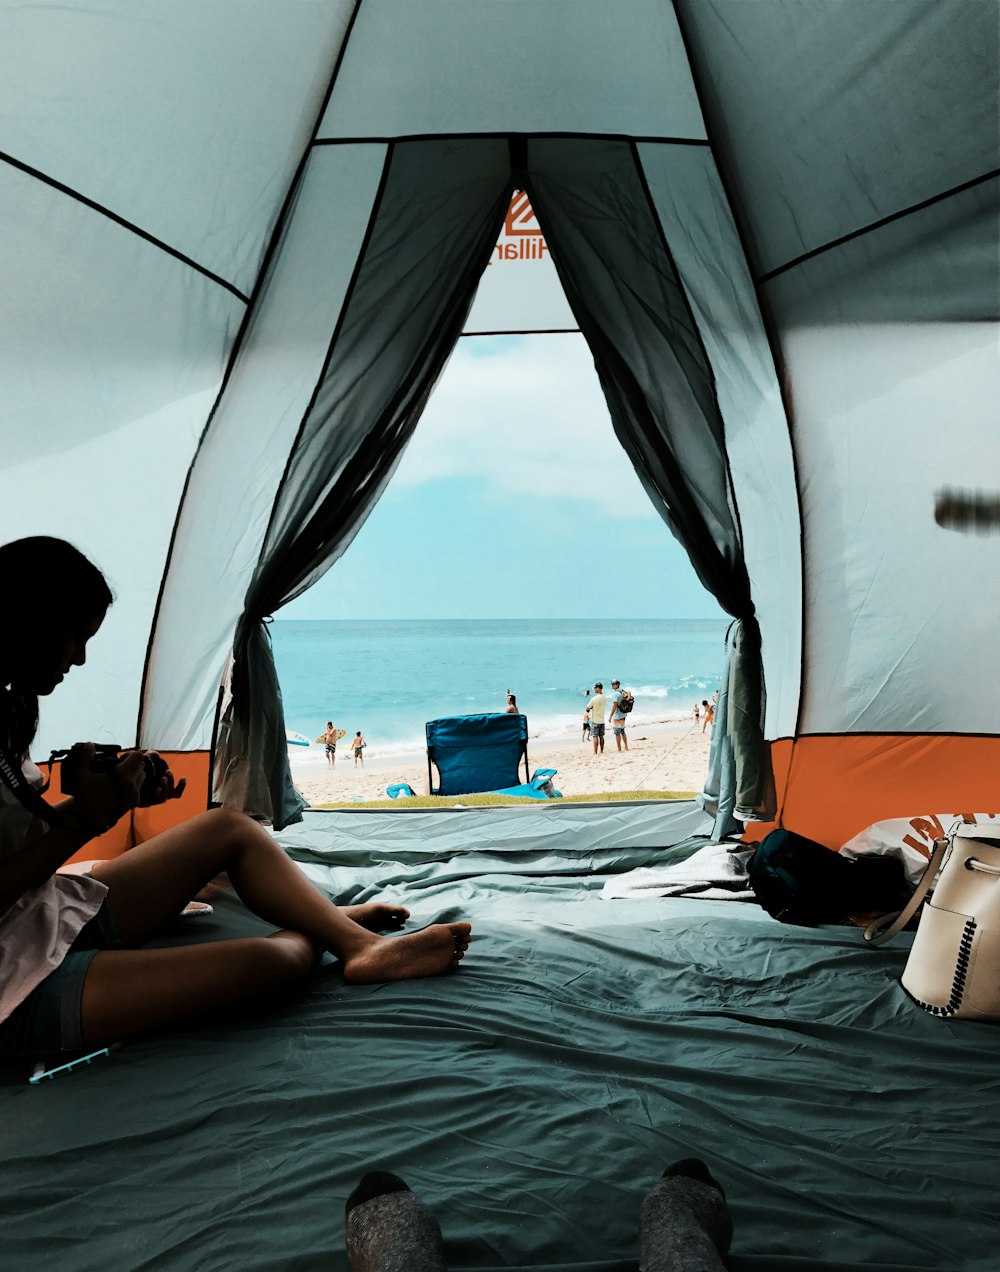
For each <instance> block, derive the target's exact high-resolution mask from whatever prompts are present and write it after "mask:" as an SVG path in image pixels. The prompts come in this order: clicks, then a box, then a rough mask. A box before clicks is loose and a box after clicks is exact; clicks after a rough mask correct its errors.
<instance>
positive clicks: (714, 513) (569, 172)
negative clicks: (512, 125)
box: [528, 139, 773, 838]
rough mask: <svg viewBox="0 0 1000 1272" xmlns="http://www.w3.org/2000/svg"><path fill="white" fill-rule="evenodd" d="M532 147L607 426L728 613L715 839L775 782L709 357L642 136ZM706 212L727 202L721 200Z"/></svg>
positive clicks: (712, 791)
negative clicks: (650, 176)
mask: <svg viewBox="0 0 1000 1272" xmlns="http://www.w3.org/2000/svg"><path fill="white" fill-rule="evenodd" d="M646 149H647V150H648V151H652V152H654V159H653V162H654V163H655V162H656V160H657V157H658V156H656V154H655V152H664V151H665V152H667V153H668V154H669V153H670V152H671V151H677V150H678V149H682V150H683V149H684V147H678V146H677V145H676V144H673V143H664V144H663V146H661V147H656V146H648V145H647V147H646ZM528 154H529V163H528V174H529V176H528V186H529V190H530V193H531V196H532V206H533V207H534V208H535V211H536V214H537V216H538V219H539V223H540V224H541V225H542V226H543V228H544V229H545V233H546V239H547V241H548V243H549V245H550V250H551V252H552V258H553V261H554V262H555V265H556V268H557V269H558V271H559V276H560V279H561V281H562V284H563V287H564V289H565V291H566V295H567V298H568V299H569V302H570V305H571V306H572V308H573V312H574V314H575V316H576V319H577V322H578V323H579V325H580V330H581V331H582V333H583V334H584V336H586V338H587V341H588V343H589V345H590V348H591V350H592V351H593V353H594V361H595V363H596V366H597V371H598V375H599V377H600V380H601V385H602V388H603V390H604V395H605V398H606V399H607V402H608V408H609V411H610V413H611V420H612V423H613V425H614V429H615V433H616V434H617V436H618V439H619V441H620V442H621V444H622V446H623V447H624V449H625V451H626V453H627V454H628V456H629V458H630V459H631V460H632V463H633V466H634V467H635V470H636V473H637V475H638V477H639V479H640V481H641V482H642V484H643V486H644V488H645V490H646V492H647V494H648V495H649V497H650V500H651V501H652V503H653V506H654V507H655V508H656V509H657V511H658V512H659V514H660V516H661V517H662V518H663V520H664V521H665V522H666V524H667V525H668V527H669V528H670V530H671V531H672V533H673V534H674V535H675V537H676V538H677V539H678V540H679V541H680V542H681V543H682V544H683V545H684V547H685V548H686V549H687V553H688V556H689V557H690V559H691V563H692V565H693V566H694V569H695V572H696V573H697V575H698V577H699V579H700V580H701V582H702V583H703V584H704V586H705V587H706V588H707V590H708V591H709V592H711V593H712V595H713V596H714V597H715V599H716V600H717V601H718V602H719V604H720V605H721V606H722V608H723V609H724V610H726V612H727V613H729V614H731V615H732V616H733V618H734V619H735V620H736V621H735V623H734V625H733V630H732V634H731V639H729V640H727V661H726V672H725V684H724V690H725V691H726V692H725V698H726V702H727V703H728V709H727V708H726V706H725V704H724V703H723V700H722V695H721V694H720V711H719V715H718V717H717V722H716V730H715V733H714V735H713V748H712V757H711V765H710V776H709V780H708V782H707V783H706V789H705V792H704V794H703V801H704V802H705V806H706V808H707V809H708V810H709V811H710V812H711V813H713V814H714V815H715V826H714V835H715V837H716V838H721V837H722V836H723V835H726V834H730V833H732V832H735V831H737V830H742V821H737V820H736V819H735V817H734V813H735V814H738V815H741V816H742V818H743V819H746V818H748V817H750V816H752V815H762V814H764V813H766V812H767V811H769V804H770V802H771V800H770V795H771V791H772V788H773V783H772V781H771V778H770V765H769V762H768V750H767V746H766V743H765V742H764V731H763V730H764V682H763V668H762V666H761V660H760V628H759V626H758V623H757V617H756V614H755V611H754V605H753V601H752V600H751V596H750V579H749V575H748V573H747V567H746V561H745V559H744V551H743V542H742V533H741V529H740V523H739V518H738V514H737V511H736V507H735V501H734V498H733V491H732V483H731V477H730V472H729V461H728V457H727V451H726V437H725V423H724V420H723V417H722V412H721V409H720V405H719V399H718V392H717V388H716V383H715V375H714V372H713V367H712V363H711V359H710V357H709V354H708V352H707V350H706V347H705V343H704V340H703V337H702V333H701V329H700V327H699V323H698V321H697V319H696V317H695V313H694V311H693V308H692V303H691V299H690V297H689V295H688V292H687V289H686V284H685V281H684V280H683V279H682V277H681V274H680V272H679V270H678V267H677V264H676V262H675V260H674V258H673V255H672V253H671V250H670V245H669V242H668V238H667V234H666V231H665V227H664V223H663V221H662V219H661V217H660V216H659V214H658V210H657V207H656V204H655V202H654V199H653V196H652V193H651V191H650V188H649V185H648V183H647V180H646V176H645V169H644V161H643V158H641V157H640V154H639V149H638V147H637V145H636V144H635V143H631V142H627V141H619V140H606V139H600V140H590V139H588V140H576V139H570V140H566V139H558V140H555V139H553V140H549V139H541V140H535V141H532V142H531V143H530V145H529V148H528ZM719 201H720V202H721V196H720V200H719ZM710 210H711V212H712V215H714V216H718V217H722V216H723V215H725V213H726V210H725V209H724V208H723V207H721V206H719V205H718V203H717V204H716V205H715V206H711V205H710ZM692 211H693V210H692ZM700 215H701V216H704V215H705V210H704V206H702V208H701V212H700ZM723 757H725V762H724V763H723Z"/></svg>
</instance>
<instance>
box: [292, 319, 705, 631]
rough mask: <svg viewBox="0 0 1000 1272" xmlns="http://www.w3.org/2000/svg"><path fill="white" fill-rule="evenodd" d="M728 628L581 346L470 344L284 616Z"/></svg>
mask: <svg viewBox="0 0 1000 1272" xmlns="http://www.w3.org/2000/svg"><path fill="white" fill-rule="evenodd" d="M616 616H620V617H622V618H719V617H722V614H721V611H720V610H719V607H718V605H717V604H716V603H715V601H714V599H713V598H712V597H711V596H709V595H708V593H706V592H705V591H704V589H703V588H702V586H701V584H700V583H699V582H698V580H697V578H696V577H695V574H694V571H693V570H692V568H691V565H690V563H689V561H688V559H687V555H686V553H685V552H684V550H683V549H682V548H681V546H680V544H678V543H677V542H676V540H675V539H674V537H673V536H672V535H671V533H670V531H669V530H668V529H667V527H666V526H665V525H664V523H663V522H662V521H661V520H660V518H659V517H658V516H657V514H656V513H655V512H654V511H653V509H652V507H651V505H650V503H649V499H648V498H647V496H646V494H645V492H644V491H643V489H642V487H641V486H640V484H639V481H638V478H637V477H636V476H635V473H634V472H633V470H632V466H631V464H630V463H629V461H628V459H627V458H626V456H625V453H624V451H623V450H622V448H621V445H620V444H619V442H618V440H617V438H616V437H615V435H614V432H613V430H612V427H611V421H610V419H609V417H608V412H607V407H606V405H605V402H604V397H603V395H602V393H601V390H600V386H599V384H598V381H597V375H596V373H595V371H594V367H593V360H592V358H591V356H590V352H589V350H588V349H587V346H586V343H585V341H584V340H583V337H582V336H579V335H558V336H554V335H537V336H505V337H496V338H491V337H482V336H480V337H465V338H463V339H462V340H461V341H460V342H459V345H458V348H457V349H456V351H455V353H454V355H453V357H452V359H451V361H450V363H449V364H448V367H447V368H446V370H445V373H444V375H443V376H442V378H441V380H440V382H439V383H438V386H437V388H436V390H435V392H434V395H433V396H432V398H431V400H430V402H429V404H428V407H427V409H426V411H425V412H424V416H423V418H422V419H421V421H420V423H419V425H418V426H417V430H416V433H415V435H414V438H413V440H412V442H411V443H410V445H409V447H408V448H407V451H406V454H405V455H404V456H403V459H402V462H401V463H400V465H399V468H398V469H397V471H396V473H395V475H394V476H393V479H392V481H391V482H390V484H389V486H388V488H387V489H386V492H385V494H384V495H383V496H382V499H381V500H380V501H379V503H378V504H377V505H376V507H375V509H374V510H373V512H372V514H371V516H370V517H369V518H368V521H367V522H366V523H365V525H364V526H363V527H362V529H361V531H360V532H359V533H358V535H357V537H356V538H355V540H354V542H353V543H352V544H351V546H350V547H349V548H348V550H347V552H346V553H345V554H344V556H343V557H342V558H341V560H340V561H338V562H337V563H336V564H335V565H334V566H333V567H332V568H331V569H330V570H329V572H328V573H327V574H326V576H325V577H324V578H323V579H321V580H320V582H319V583H318V584H317V585H316V586H315V587H314V588H313V589H312V590H311V591H310V592H309V593H307V594H306V595H305V596H303V597H301V598H300V599H299V600H298V601H295V602H293V603H292V604H291V605H289V606H287V607H286V608H285V609H283V610H282V611H281V615H280V617H281V618H289V619H290V618H351V619H358V618H372V619H376V618H378V619H384V618H504V617H508V618H580V619H584V620H590V621H593V622H598V623H602V624H605V623H613V622H614V619H615V617H616Z"/></svg>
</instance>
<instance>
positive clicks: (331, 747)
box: [323, 720, 337, 768]
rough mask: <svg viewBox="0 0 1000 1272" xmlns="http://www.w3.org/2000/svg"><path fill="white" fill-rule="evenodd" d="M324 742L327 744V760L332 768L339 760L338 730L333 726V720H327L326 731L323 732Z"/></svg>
mask: <svg viewBox="0 0 1000 1272" xmlns="http://www.w3.org/2000/svg"><path fill="white" fill-rule="evenodd" d="M323 742H324V743H325V745H326V762H327V764H329V766H330V767H331V768H333V766H334V764H336V762H337V730H336V729H335V728H334V727H333V721H332V720H327V722H326V732H325V733H324V734H323Z"/></svg>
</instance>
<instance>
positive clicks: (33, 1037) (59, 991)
mask: <svg viewBox="0 0 1000 1272" xmlns="http://www.w3.org/2000/svg"><path fill="white" fill-rule="evenodd" d="M121 948H122V940H121V937H120V936H119V934H118V927H117V924H116V923H115V919H114V915H113V914H112V913H111V907H110V906H109V905H108V902H107V898H106V897H105V899H104V903H103V905H102V906H101V908H100V909H99V910H98V911H97V913H96V914H95V915H94V917H93V918H92V919H91V920H90V921H89V923H85V924H84V925H83V927H82V928H81V929H80V931H79V933H78V934H77V938H76V940H75V941H74V942H73V944H72V945H71V946H70V947H69V949H68V950H67V951H66V957H65V958H64V959H63V961H62V962H61V963H60V964H59V966H58V967H57V968H56V970H55V971H54V972H50V973H49V975H48V976H46V978H45V979H44V980H43V981H42V983H41V984H40V985H36V986H35V988H34V989H33V990H32V991H31V993H30V994H29V995H28V997H27V998H26V999H25V1000H24V1002H23V1003H21V1004H20V1005H19V1006H17V1007H15V1008H14V1010H13V1012H11V1014H10V1015H9V1016H8V1017H7V1019H6V1020H4V1021H2V1022H0V1064H24V1063H29V1064H30V1063H31V1062H32V1061H35V1060H45V1059H49V1058H57V1057H60V1056H63V1057H64V1058H65V1055H64V1053H66V1052H76V1051H82V1050H83V1036H82V1034H83V1029H82V1019H81V1004H82V1001H83V982H84V979H85V978H86V975H87V968H88V967H89V966H90V960H91V959H92V958H93V957H94V955H95V954H97V953H99V952H100V951H101V950H120V949H121Z"/></svg>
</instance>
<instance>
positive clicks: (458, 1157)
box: [0, 836, 1000, 1272]
mask: <svg viewBox="0 0 1000 1272" xmlns="http://www.w3.org/2000/svg"><path fill="white" fill-rule="evenodd" d="M299 838H300V841H301V838H302V837H301V836H300V837H299ZM292 851H293V853H294V855H296V856H300V855H301V856H307V857H309V858H310V860H308V861H307V862H306V863H305V868H306V870H307V872H308V873H309V874H310V876H311V877H312V878H313V879H314V881H315V882H316V883H317V884H318V885H319V886H321V887H324V888H326V889H327V890H328V891H329V892H330V893H331V894H332V895H336V896H338V897H340V898H341V899H342V900H345V901H346V900H355V899H359V898H361V897H363V896H367V895H380V894H381V895H384V896H387V897H389V898H391V899H399V900H402V901H403V902H404V903H405V904H407V905H409V906H410V907H411V909H412V921H411V926H413V927H416V926H422V925H424V924H427V923H430V922H434V921H437V920H442V919H444V920H452V919H456V918H459V917H463V918H468V919H470V920H471V921H472V922H473V923H474V925H475V938H474V941H473V944H472V947H471V949H470V953H469V956H468V957H467V959H466V961H465V962H464V963H463V964H462V967H461V969H460V970H459V971H458V972H457V973H455V974H453V975H449V976H445V977H441V978H438V979H435V980H422V981H406V982H401V983H396V984H390V985H371V986H364V987H360V988H359V987H347V986H345V985H344V983H343V980H342V978H341V976H340V974H339V971H338V970H337V967H336V965H334V964H332V963H330V962H327V964H326V965H325V966H323V967H322V968H321V969H320V970H319V971H318V972H317V975H316V977H315V982H314V984H313V985H312V987H311V989H310V991H309V993H308V994H307V995H305V996H304V997H303V998H302V999H301V1000H300V1001H296V1002H295V1003H293V1004H291V1005H289V1006H287V1007H285V1008H283V1009H282V1010H280V1011H278V1012H274V1013H271V1014H268V1015H265V1016H260V1017H257V1018H254V1019H248V1018H243V1017H240V1018H236V1019H231V1020H226V1021H219V1022H217V1023H213V1024H211V1025H209V1026H205V1027H202V1028H198V1029H191V1030H188V1031H186V1032H183V1033H180V1034H177V1035H174V1036H171V1037H166V1038H162V1039H156V1040H151V1041H143V1042H135V1043H132V1044H131V1045H129V1046H127V1047H125V1048H123V1049H122V1050H121V1051H118V1052H116V1053H114V1054H112V1055H111V1056H110V1057H107V1058H104V1059H101V1060H98V1061H95V1062H94V1063H92V1064H91V1065H89V1066H87V1067H85V1068H81V1069H79V1070H76V1071H74V1072H72V1073H70V1074H68V1075H66V1076H63V1077H60V1078H57V1079H54V1080H52V1081H50V1082H47V1083H44V1084H42V1085H40V1086H31V1085H29V1084H28V1083H27V1082H26V1081H25V1075H24V1074H20V1073H10V1072H8V1073H5V1074H4V1075H3V1076H2V1077H0V1094H2V1109H3V1115H2V1119H0V1136H2V1161H3V1169H2V1173H0V1210H2V1214H3V1216H4V1220H3V1252H2V1257H0V1262H2V1266H3V1267H4V1268H9V1269H12V1270H13V1269H29V1268H31V1269H34V1268H37V1267H39V1266H43V1267H47V1268H49V1269H53V1270H55V1272H62V1270H63V1269H65V1270H66V1272H99V1270H100V1272H104V1270H105V1269H107V1268H109V1267H114V1268H120V1269H125V1270H128V1269H167V1270H169V1272H185V1270H187V1269H190V1270H191V1272H215V1270H226V1272H230V1270H232V1272H235V1270H237V1269H239V1270H241V1272H246V1270H248V1269H254V1270H256V1269H260V1270H261V1272H263V1270H264V1269H269V1270H270V1269H273V1270H274V1272H279V1270H281V1272H292V1270H293V1269H294V1270H303V1272H305V1270H308V1272H344V1270H345V1269H346V1268H347V1266H348V1265H347V1261H346V1256H345V1254H344V1202H345V1200H346V1198H347V1196H348V1194H349V1193H350V1191H351V1189H352V1188H353V1187H354V1185H355V1184H356V1183H357V1181H358V1179H359V1178H360V1176H361V1175H362V1174H363V1173H364V1172H365V1171H366V1170H369V1169H371V1168H373V1167H381V1168H384V1169H389V1170H393V1171H395V1172H397V1173H398V1174H400V1175H402V1176H403V1178H404V1179H406V1180H407V1181H408V1183H409V1184H410V1186H411V1187H412V1188H413V1189H414V1191H415V1192H417V1193H418V1194H419V1195H420V1196H421V1197H422V1198H423V1199H424V1200H425V1201H426V1202H428V1203H429V1204H430V1205H431V1206H432V1207H433V1209H434V1210H435V1212H436V1213H437V1215H438V1217H439V1219H440V1221H441V1225H442V1228H443V1230H444V1234H445V1240H446V1249H447V1257H448V1261H449V1267H450V1268H452V1269H453V1270H454V1272H459V1270H461V1269H476V1270H477V1272H486V1270H488V1269H500V1268H514V1267H517V1268H524V1269H529V1270H532V1272H550V1270H554V1269H561V1270H566V1269H574V1270H578V1272H626V1270H627V1272H635V1268H636V1266H637V1259H638V1244H637V1234H636V1227H637V1215H638V1211H639V1206H640V1203H641V1201H642V1198H643V1195H644V1193H645V1192H646V1190H647V1189H648V1188H649V1187H650V1186H651V1185H652V1184H653V1183H654V1181H655V1180H656V1179H657V1178H658V1176H659V1175H660V1173H661V1172H662V1170H663V1168H664V1167H665V1166H666V1165H667V1164H668V1163H670V1162H672V1161H674V1160H676V1159H677V1158H680V1157H685V1156H689V1155H698V1156H701V1157H703V1158H704V1159H705V1160H706V1161H707V1162H708V1163H709V1165H710V1167H711V1169H712V1170H713V1172H714V1173H715V1174H716V1176H717V1178H718V1179H719V1180H720V1181H721V1183H722V1184H723V1185H724V1187H725V1190H726V1193H727V1196H728V1199H729V1204H730V1208H731V1212H732V1215H733V1220H734V1225H735V1237H734V1241H733V1246H732V1251H731V1255H730V1260H729V1265H730V1267H731V1268H732V1269H734V1270H735V1272H749V1270H751V1269H754V1270H758V1269H759V1270H761V1272H763V1270H764V1269H768V1270H770V1272H775V1270H777V1272H781V1270H782V1269H802V1270H805V1269H837V1270H839V1272H845V1270H846V1272H849V1270H850V1269H855V1268H858V1269H860V1268H880V1269H917V1268H941V1269H945V1268H947V1269H969V1270H972V1269H983V1270H984V1272H985V1269H987V1268H989V1269H994V1268H995V1267H996V1266H997V1258H998V1255H997V1244H998V1232H1000V1207H998V1200H997V1199H998V1196H1000V1190H998V1188H997V1183H998V1179H997V1174H998V1167H997V1157H998V1147H1000V1067H998V1063H997V1059H998V1050H1000V1045H998V1044H1000V1030H998V1029H997V1028H996V1027H994V1026H991V1025H986V1024H970V1023H962V1022H948V1021H944V1020H938V1019H934V1018H931V1017H930V1016H927V1015H924V1014H923V1013H922V1012H921V1011H920V1010H919V1009H917V1008H916V1007H915V1006H914V1005H913V1004H912V1003H911V1002H910V1001H909V1000H908V999H907V997H906V995H905V994H904V993H903V991H902V990H901V988H900V986H899V984H898V978H899V974H900V972H901V970H902V968H903V965H904V963H905V960H906V954H907V950H908V947H909V944H910V940H911V938H910V936H908V935H904V936H903V937H902V938H900V939H898V941H896V942H894V943H893V944H891V945H889V946H887V947H886V948H885V949H882V950H872V949H869V948H866V947H865V946H864V944H863V942H862V938H861V934H860V932H859V931H857V930H856V929H848V928H843V929H841V928H823V929H816V930H809V929H802V928H788V927H782V926H781V925H780V924H778V923H776V922H774V921H773V920H772V919H770V918H768V916H767V915H766V914H764V913H763V911H761V910H759V909H758V908H757V907H756V906H755V905H753V904H748V903H741V902H735V901H705V900H691V899H674V898H671V899H666V900H664V899H648V900H647V899H643V900H624V901H605V900H603V899H602V898H601V896H600V891H601V888H602V887H603V885H604V883H605V881H606V880H607V879H608V878H609V877H611V875H612V874H614V873H620V872H622V871H625V870H629V869H633V868H637V867H639V866H645V865H649V864H650V863H651V854H650V851H649V850H648V849H646V848H637V849H634V850H619V851H618V852H615V853H612V852H610V851H609V852H607V853H597V854H594V853H585V854H582V856H581V857H580V859H577V860H574V859H573V858H572V855H571V854H569V853H557V852H555V851H551V852H548V853H533V852H531V851H530V850H529V849H525V850H524V851H523V852H506V853H501V852H493V851H491V850H486V849H483V850H479V851H475V852H469V853H467V854H465V855H464V856H463V855H459V856H452V857H449V858H447V859H445V858H443V857H442V858H440V859H432V857H431V856H430V855H429V854H427V853H424V854H423V855H421V854H420V853H416V854H412V855H411V859H409V860H407V861H403V862H397V863H394V862H393V861H391V860H390V859H389V858H388V856H387V855H385V854H378V857H377V859H376V860H372V859H368V860H367V861H365V860H364V859H363V858H362V857H361V855H360V854H359V853H357V852H351V851H347V850H345V851H341V850H337V849H327V850H322V849H321V850H318V851H315V852H312V853H310V852H308V851H306V850H305V849H304V848H303V845H302V843H301V842H300V843H299V846H298V848H297V849H294V848H293V849H292ZM324 858H326V860H324ZM185 922H187V923H188V926H187V927H185V928H181V927H180V925H178V928H177V931H175V932H171V933H168V934H166V935H165V937H164V941H165V942H170V941H176V940H182V939H185V940H192V939H197V940H217V939H220V938H223V937H229V936H233V935H237V934H241V933H253V932H261V931H264V930H266V929H265V926H264V925H263V924H261V923H260V922H259V921H258V920H256V919H254V918H253V917H252V916H250V915H248V914H247V912H246V911H245V910H244V909H243V908H242V906H241V905H240V903H239V902H238V901H237V900H236V899H235V898H232V897H229V896H223V897H222V898H221V899H220V900H219V902H218V903H217V905H216V909H215V913H214V914H213V915H212V916H210V917H208V918H205V919H203V920H187V921H185Z"/></svg>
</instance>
